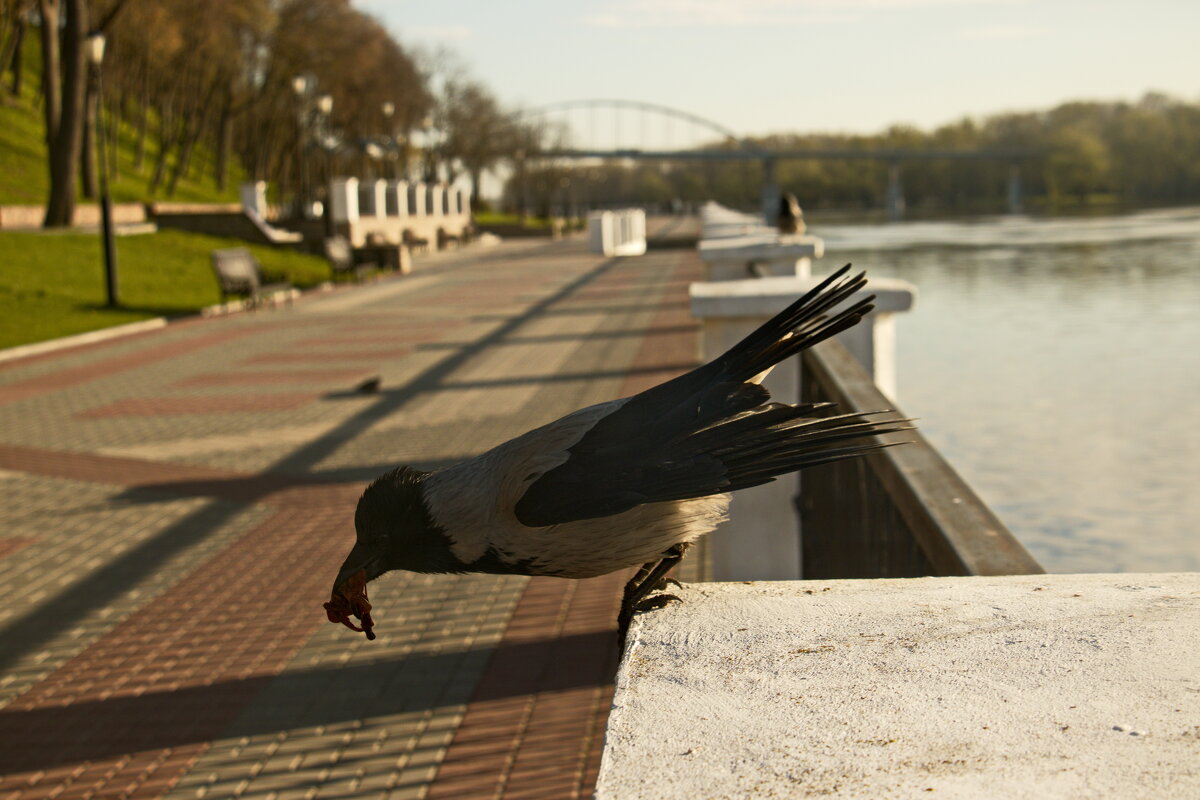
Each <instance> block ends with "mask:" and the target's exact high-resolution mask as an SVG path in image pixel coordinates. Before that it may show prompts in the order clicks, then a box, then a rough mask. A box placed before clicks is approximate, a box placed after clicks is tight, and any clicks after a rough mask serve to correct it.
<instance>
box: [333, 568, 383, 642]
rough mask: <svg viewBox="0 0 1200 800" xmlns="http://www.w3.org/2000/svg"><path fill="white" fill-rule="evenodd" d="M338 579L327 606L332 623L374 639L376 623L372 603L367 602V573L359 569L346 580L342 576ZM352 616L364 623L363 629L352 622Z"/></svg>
mask: <svg viewBox="0 0 1200 800" xmlns="http://www.w3.org/2000/svg"><path fill="white" fill-rule="evenodd" d="M338 578H339V581H338V582H337V583H335V584H334V586H333V595H332V596H331V597H330V598H329V602H328V603H326V604H325V614H326V616H328V617H329V621H330V622H340V623H342V624H343V625H345V626H346V627H347V628H349V629H350V630H352V631H358V632H359V633H365V634H366V635H367V638H368V639H374V638H375V633H374V632H373V631H372V630H371V629H372V628H374V627H375V622H374V620H372V619H371V603H370V602H369V601H368V600H367V571H366V570H365V569H359V570H357V571H355V572H353V573H351V574H350V576H349V577H347V578H345V579H342V576H341V575H338ZM351 614H353V615H354V616H355V617H357V618H358V621H359V622H360V623H362V627H361V628H360V627H358V626H357V625H355V624H354V623H353V622H351V621H350V615H351Z"/></svg>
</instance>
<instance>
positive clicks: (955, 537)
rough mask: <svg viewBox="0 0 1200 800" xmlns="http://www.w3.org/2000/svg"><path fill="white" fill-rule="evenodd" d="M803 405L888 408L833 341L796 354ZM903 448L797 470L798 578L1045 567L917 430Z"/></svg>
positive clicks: (1019, 571)
mask: <svg viewBox="0 0 1200 800" xmlns="http://www.w3.org/2000/svg"><path fill="white" fill-rule="evenodd" d="M801 400H802V401H803V402H819V401H833V402H835V403H837V404H838V408H839V411H842V412H850V411H875V410H879V409H885V408H894V403H892V402H891V401H890V400H888V399H887V398H886V397H884V396H883V395H882V394H881V393H880V392H879V390H878V389H877V388H876V387H875V384H874V383H873V382H872V381H871V378H870V376H869V375H868V374H867V372H866V370H864V369H863V367H862V366H861V365H860V364H859V363H858V361H856V360H855V358H854V357H853V356H852V355H850V352H849V351H848V350H846V348H845V347H843V346H842V345H841V344H839V343H838V342H836V341H827V342H824V343H822V344H820V345H818V346H817V347H815V348H813V349H811V350H808V351H806V352H805V353H804V356H803V361H802V367H801ZM885 438H888V439H905V440H907V441H908V444H905V445H902V446H900V447H890V448H888V449H886V450H881V451H879V452H878V453H875V454H872V455H870V456H867V457H864V458H855V459H849V460H847V461H841V462H837V463H834V464H828V465H824V466H821V467H816V468H813V469H808V470H805V471H804V473H803V474H802V475H801V480H800V494H799V495H798V496H797V498H796V509H797V512H798V514H799V517H800V530H801V551H802V563H803V573H804V577H805V578H826V579H829V578H904V577H916V576H921V575H1022V574H1034V573H1041V572H1044V571H1045V570H1043V569H1042V567H1041V566H1040V565H1039V564H1038V563H1037V561H1035V560H1034V559H1033V556H1031V555H1030V554H1029V552H1028V551H1027V550H1026V549H1025V548H1024V547H1023V546H1022V545H1021V543H1020V542H1019V541H1017V539H1016V537H1015V536H1013V534H1012V533H1011V532H1010V531H1009V530H1008V528H1006V527H1005V526H1004V523H1002V522H1001V521H1000V520H999V519H998V518H997V517H996V515H995V514H993V513H992V511H991V510H990V509H989V508H988V507H987V506H986V505H985V504H984V503H983V501H982V500H980V499H979V497H978V496H977V495H976V494H975V492H974V491H972V489H971V487H970V486H968V485H967V484H966V482H965V481H963V479H962V478H961V477H960V476H959V475H958V473H957V472H955V471H954V469H953V468H952V467H951V466H950V465H949V464H948V463H946V460H945V459H944V458H942V457H941V455H939V454H938V452H937V450H935V449H934V448H933V447H932V446H931V445H930V444H929V442H928V441H926V440H925V437H923V436H922V435H921V434H920V432H919V431H915V430H914V431H906V432H904V433H903V434H891V435H890V436H889V437H885Z"/></svg>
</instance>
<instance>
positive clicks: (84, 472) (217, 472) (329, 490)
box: [0, 444, 362, 506]
mask: <svg viewBox="0 0 1200 800" xmlns="http://www.w3.org/2000/svg"><path fill="white" fill-rule="evenodd" d="M0 469H10V470H20V471H21V472H27V473H31V474H34V475H45V476H48V477H54V478H66V479H69V480H77V481H86V482H88V483H101V484H111V485H115V486H124V487H129V488H132V489H149V490H157V491H160V492H163V493H165V494H172V495H176V496H180V497H214V498H221V499H224V500H233V501H236V502H243V503H264V504H272V505H279V506H288V505H290V506H305V505H317V506H320V505H328V504H344V503H346V502H347V501H349V502H354V501H356V500H357V498H358V494H359V493H360V492H361V491H362V486H361V485H360V484H337V483H326V482H323V481H320V480H319V479H317V478H313V477H311V476H305V475H281V474H247V473H242V472H233V471H231V470H222V469H213V468H212V467H204V466H198V465H193V464H180V463H165V462H161V461H147V460H144V459H139V458H125V457H121V456H104V455H98V454H95V453H71V452H65V451H59V450H47V449H43V448H38V447H22V446H18V445H8V444H0Z"/></svg>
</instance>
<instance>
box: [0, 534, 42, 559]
mask: <svg viewBox="0 0 1200 800" xmlns="http://www.w3.org/2000/svg"><path fill="white" fill-rule="evenodd" d="M36 541H37V539H31V538H29V537H28V536H2V537H0V558H7V557H9V556H11V555H13V554H14V553H17V552H18V551H20V550H23V549H25V548H26V547H28V546H29V545H31V544H33V543H34V542H36Z"/></svg>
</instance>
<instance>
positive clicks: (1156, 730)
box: [595, 573, 1200, 800]
mask: <svg viewBox="0 0 1200 800" xmlns="http://www.w3.org/2000/svg"><path fill="white" fill-rule="evenodd" d="M672 591H673V592H675V593H676V594H678V595H679V596H680V598H681V599H682V602H681V603H675V604H672V605H670V606H667V607H666V608H663V609H660V610H657V611H650V612H647V613H644V614H641V615H639V616H637V617H635V618H634V622H633V625H632V627H631V629H630V634H629V646H628V649H627V651H626V654H625V658H624V661H623V663H622V665H621V668H620V671H619V673H618V675H617V688H616V694H615V696H614V698H613V710H612V712H611V715H610V716H609V720H608V729H607V732H606V734H605V739H604V741H605V749H604V755H603V759H602V763H601V767H600V777H599V781H598V782H597V787H596V794H595V796H596V798H597V800H694V798H701V797H714V798H715V797H720V798H767V797H826V796H829V797H848V798H850V797H852V798H917V797H932V798H961V799H962V800H975V798H1006V800H1054V799H1056V798H1061V800H1075V799H1076V798H1100V797H1105V798H1118V797H1119V798H1185V797H1186V798H1192V797H1200V575H1198V574H1195V573H1189V574H1160V575H1146V574H1143V575H1137V574H1123V575H1029V576H1012V577H1002V578H980V577H975V578H915V579H906V580H858V581H795V582H792V581H789V582H760V583H752V584H744V583H729V584H713V583H701V584H691V585H688V586H685V587H684V588H683V589H682V590H678V589H672Z"/></svg>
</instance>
